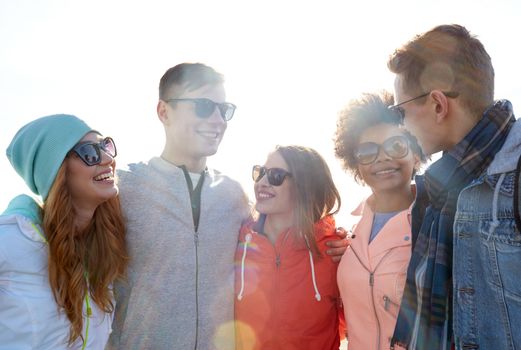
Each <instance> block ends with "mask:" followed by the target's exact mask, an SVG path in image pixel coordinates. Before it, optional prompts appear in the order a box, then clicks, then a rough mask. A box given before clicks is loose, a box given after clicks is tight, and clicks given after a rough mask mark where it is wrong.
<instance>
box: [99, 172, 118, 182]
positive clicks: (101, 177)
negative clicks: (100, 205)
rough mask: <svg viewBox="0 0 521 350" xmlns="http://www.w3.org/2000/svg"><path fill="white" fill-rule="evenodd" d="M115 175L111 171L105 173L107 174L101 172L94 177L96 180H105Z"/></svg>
mask: <svg viewBox="0 0 521 350" xmlns="http://www.w3.org/2000/svg"><path fill="white" fill-rule="evenodd" d="M113 177H114V174H113V173H112V172H110V173H105V174H101V175H98V176H96V177H95V178H94V180H95V181H103V180H109V179H112V178H113Z"/></svg>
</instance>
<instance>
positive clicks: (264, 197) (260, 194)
mask: <svg viewBox="0 0 521 350" xmlns="http://www.w3.org/2000/svg"><path fill="white" fill-rule="evenodd" d="M257 197H258V198H260V199H267V198H271V197H273V196H272V195H271V194H268V193H264V192H262V193H259V194H257Z"/></svg>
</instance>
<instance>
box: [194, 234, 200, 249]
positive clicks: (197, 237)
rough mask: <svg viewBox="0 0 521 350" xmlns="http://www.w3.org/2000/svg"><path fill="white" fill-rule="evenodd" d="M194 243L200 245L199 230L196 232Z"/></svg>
mask: <svg viewBox="0 0 521 350" xmlns="http://www.w3.org/2000/svg"><path fill="white" fill-rule="evenodd" d="M194 243H195V245H196V246H198V245H199V234H198V233H197V232H195V233H194Z"/></svg>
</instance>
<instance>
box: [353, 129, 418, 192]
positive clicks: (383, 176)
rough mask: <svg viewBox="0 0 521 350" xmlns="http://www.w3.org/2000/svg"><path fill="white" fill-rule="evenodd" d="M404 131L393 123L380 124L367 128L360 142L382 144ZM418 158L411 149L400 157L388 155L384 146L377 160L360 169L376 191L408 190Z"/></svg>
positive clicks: (360, 166) (364, 178)
mask: <svg viewBox="0 0 521 350" xmlns="http://www.w3.org/2000/svg"><path fill="white" fill-rule="evenodd" d="M402 135H404V133H403V131H402V130H401V129H400V128H399V127H397V126H394V125H391V124H378V125H375V126H373V127H370V128H367V129H365V130H364V132H362V134H361V135H360V139H359V141H358V144H361V143H364V142H374V143H376V144H378V145H382V144H383V143H384V142H385V141H386V140H388V139H389V138H391V137H393V136H402ZM418 163H419V161H418V158H417V156H415V155H414V153H413V152H412V151H411V149H410V146H409V152H408V153H407V155H406V156H405V157H403V158H400V159H393V158H392V157H390V156H389V155H387V154H386V153H385V152H384V151H383V150H382V148H381V147H380V149H379V154H378V156H377V158H376V160H375V161H374V162H373V163H371V164H367V165H362V164H359V165H358V171H359V172H360V176H361V178H362V180H363V181H364V182H365V183H366V184H367V185H368V186H369V187H371V190H372V191H373V192H374V193H379V192H393V191H403V190H408V189H409V186H410V183H411V177H412V174H413V171H414V167H415V165H416V164H418Z"/></svg>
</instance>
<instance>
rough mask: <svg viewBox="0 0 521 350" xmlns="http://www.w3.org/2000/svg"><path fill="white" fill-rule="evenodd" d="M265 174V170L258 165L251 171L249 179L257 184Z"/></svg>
mask: <svg viewBox="0 0 521 350" xmlns="http://www.w3.org/2000/svg"><path fill="white" fill-rule="evenodd" d="M265 172H266V168H264V167H263V166H260V165H255V166H254V167H253V169H252V171H251V177H252V179H253V181H255V182H259V181H260V179H262V177H263V176H264V174H265Z"/></svg>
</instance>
